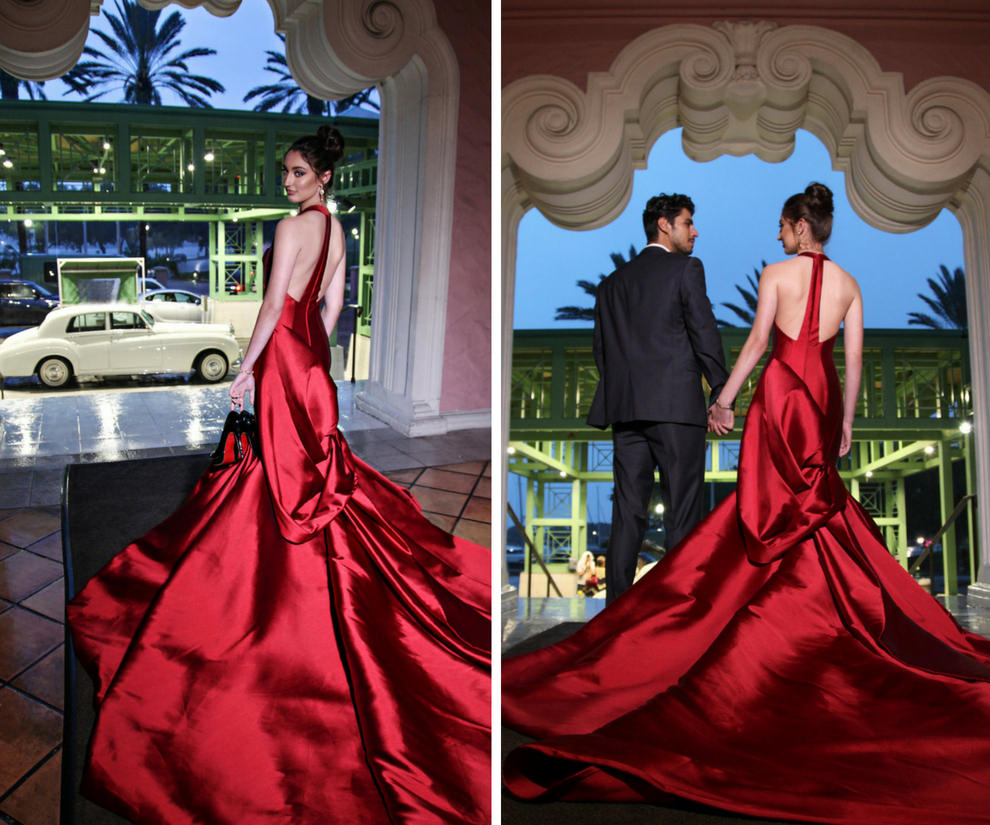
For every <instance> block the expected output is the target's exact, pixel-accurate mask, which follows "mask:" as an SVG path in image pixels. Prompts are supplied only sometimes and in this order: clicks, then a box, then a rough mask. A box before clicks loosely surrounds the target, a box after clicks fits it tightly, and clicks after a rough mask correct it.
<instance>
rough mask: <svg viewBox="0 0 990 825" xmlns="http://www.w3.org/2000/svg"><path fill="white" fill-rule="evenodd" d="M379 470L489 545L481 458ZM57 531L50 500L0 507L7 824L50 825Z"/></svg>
mask: <svg viewBox="0 0 990 825" xmlns="http://www.w3.org/2000/svg"><path fill="white" fill-rule="evenodd" d="M25 472H30V471H29V470H26V471H25ZM385 474H386V475H387V476H389V477H390V478H391V479H392V480H393V481H395V482H396V483H398V484H401V485H402V486H404V487H408V488H409V489H410V491H411V492H412V493H413V495H414V496H416V498H417V500H418V501H419V502H420V505H421V506H422V507H423V511H424V513H425V514H426V516H427V518H429V519H430V520H431V521H433V522H434V523H436V524H438V525H439V526H440V527H442V528H443V529H444V530H447V531H448V532H452V533H454V534H455V535H458V536H463V537H465V538H468V539H471V540H472V541H475V542H477V543H479V544H482V545H484V546H485V547H489V548H490V547H491V500H490V496H491V492H490V490H491V464H490V463H489V462H487V461H470V462H466V463H460V464H444V465H442V466H437V467H417V468H415V469H412V470H393V471H390V472H386V473H385ZM8 478H9V476H8ZM59 531H60V524H59V511H58V508H57V507H56V506H54V504H53V506H40V507H31V508H22V509H8V510H0V823H6V825H57V823H58V804H59V769H60V765H61V757H62V755H61V744H62V701H63V696H62V692H63V684H62V679H63V673H62V669H63V663H64V645H63V642H62V639H63V632H64V628H63V620H64V591H63V582H62V562H61V558H62V551H61V548H62V542H61V535H60V532H59Z"/></svg>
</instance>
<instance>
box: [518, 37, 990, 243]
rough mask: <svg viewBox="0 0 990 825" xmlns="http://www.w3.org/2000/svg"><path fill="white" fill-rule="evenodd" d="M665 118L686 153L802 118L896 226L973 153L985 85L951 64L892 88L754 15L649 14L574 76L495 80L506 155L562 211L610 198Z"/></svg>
mask: <svg viewBox="0 0 990 825" xmlns="http://www.w3.org/2000/svg"><path fill="white" fill-rule="evenodd" d="M675 126H680V127H682V128H683V145H684V150H685V152H686V153H687V154H688V156H689V157H692V158H693V159H695V160H699V161H705V160H711V159H713V158H715V157H717V156H719V155H722V154H726V153H728V154H735V155H742V154H749V153H752V154H755V155H756V156H757V157H760V158H761V159H763V160H767V161H780V160H783V159H785V158H786V157H788V156H789V155H790V153H791V152H792V151H793V148H794V133H795V131H796V130H797V129H799V128H804V129H807V130H808V131H810V132H812V133H814V134H815V135H816V136H817V137H818V138H819V139H821V140H822V142H823V143H824V144H825V145H826V146H828V147H829V150H830V151H831V152H832V154H833V157H834V159H835V165H836V167H837V168H839V169H842V170H843V171H845V172H846V173H847V185H848V188H849V195H850V200H851V201H852V203H853V205H854V207H855V208H856V210H857V211H858V212H859V213H860V214H861V215H862V216H863V217H864V218H865V219H867V220H869V221H871V222H872V223H874V225H876V226H879V227H881V228H883V229H886V230H890V231H900V232H904V231H910V230H911V229H915V228H917V227H919V226H923V225H925V224H926V223H928V222H929V221H931V220H932V219H933V218H934V217H935V215H936V214H938V211H939V210H940V209H941V208H943V207H944V206H946V204H948V203H949V201H950V199H951V198H952V196H953V193H955V192H956V191H957V190H958V189H959V187H960V186H962V185H964V184H965V181H966V180H967V179H968V177H969V176H970V175H971V174H972V170H973V169H974V167H975V166H976V164H977V163H978V162H979V160H980V158H981V157H984V156H985V155H986V153H987V142H988V139H990V96H988V95H987V93H986V92H985V91H984V90H983V89H981V88H980V87H978V86H976V85H975V84H973V83H970V82H969V81H965V80H962V79H959V78H951V77H941V78H933V79H931V80H926V81H924V82H922V83H919V84H918V85H917V86H916V87H915V88H914V89H912V90H911V91H910V93H907V94H905V92H904V88H903V82H902V78H901V75H900V74H897V73H892V72H882V71H880V68H879V66H878V65H877V63H876V60H875V59H874V58H873V56H872V55H870V54H869V52H867V51H866V50H865V49H864V48H863V47H862V46H860V45H859V44H858V43H856V42H855V41H854V40H851V39H850V38H848V37H846V36H845V35H842V34H839V33H837V32H834V31H831V30H828V29H824V28H820V27H817V26H785V27H777V26H776V25H775V24H773V23H770V22H765V21H764V22H743V23H737V22H720V23H716V24H714V25H713V26H711V27H701V26H695V25H675V26H666V27H663V28H660V29H655V30H653V31H651V32H647V33H646V34H644V35H642V36H640V37H639V38H637V39H636V40H634V41H633V42H632V43H630V44H629V45H628V46H627V47H626V48H625V49H623V51H622V53H621V54H620V55H619V56H618V58H616V60H615V62H614V63H613V65H612V68H611V69H610V71H608V72H602V73H593V74H590V75H589V77H588V87H587V91H582V90H580V89H579V88H578V87H576V86H575V85H574V84H571V83H568V82H566V81H563V80H561V79H560V78H553V77H547V76H533V77H528V78H523V79H522V80H519V81H516V82H515V83H512V84H511V85H510V86H508V87H507V88H506V89H505V93H504V95H503V129H504V136H503V149H504V151H505V153H506V155H507V161H508V167H509V168H510V169H512V170H513V173H514V174H517V175H518V176H519V178H520V180H522V181H524V182H525V184H526V189H527V194H528V197H529V199H530V200H531V201H532V202H533V203H534V204H535V205H537V206H538V207H539V208H540V210H541V211H543V212H544V214H546V215H547V217H548V218H550V220H552V221H554V222H555V223H558V224H560V225H561V226H571V227H579V226H580V227H584V228H589V227H593V226H599V225H602V224H604V223H607V222H608V221H610V220H612V219H613V218H615V217H616V216H617V215H618V214H620V213H621V211H622V209H623V208H624V207H625V204H626V201H627V199H628V197H629V193H630V191H631V184H632V180H631V178H632V170H633V169H635V168H642V166H643V164H644V162H645V156H646V152H647V151H648V149H649V146H650V145H651V144H652V143H653V141H655V140H656V138H657V137H658V136H659V135H660V134H662V133H663V132H665V131H667V130H668V129H670V128H674V127H675ZM905 193H910V197H907V198H905Z"/></svg>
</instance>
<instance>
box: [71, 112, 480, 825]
mask: <svg viewBox="0 0 990 825" xmlns="http://www.w3.org/2000/svg"><path fill="white" fill-rule="evenodd" d="M342 148H343V145H342V141H341V138H340V135H339V133H338V132H337V131H336V130H335V129H330V128H328V127H323V128H321V129H320V132H319V134H318V135H316V136H312V137H308V138H302V139H300V140H298V141H296V143H295V144H294V145H293V146H292V148H291V149H290V151H289V152H288V153H287V154H286V156H285V161H284V171H283V175H284V179H283V183H284V185H285V188H286V192H287V194H288V197H289V200H290V201H291V202H292V203H295V204H298V205H299V207H300V211H299V214H297V215H296V216H294V217H289V218H286V219H284V220H282V221H281V222H280V223H279V225H278V229H277V230H276V234H275V244H274V253H273V255H272V262H271V272H270V278H269V280H268V282H267V286H266V290H265V298H264V302H263V304H262V307H261V311H260V313H259V316H258V321H257V324H256V326H255V329H254V333H253V335H252V338H251V342H250V344H249V346H248V349H247V352H246V354H245V356H244V361H243V364H242V365H241V368H240V374H239V375H238V376H237V378H236V379H235V380H234V382H233V384H232V385H231V389H230V394H231V399H232V403H233V404H236V405H240V404H241V403H242V402H243V401H244V400H245V399H246V400H250V401H252V403H254V404H255V410H256V413H257V418H258V423H259V430H260V442H261V444H260V455H256V454H253V453H251V452H250V450H248V453H247V455H245V457H244V458H243V459H242V460H241V461H239V462H238V463H236V464H232V465H230V466H227V467H223V468H213V469H211V470H209V471H208V472H207V473H206V474H205V475H204V476H203V477H202V478H201V479H200V481H199V483H198V484H197V486H196V488H195V490H194V491H193V493H192V494H191V495H190V497H189V499H188V500H187V501H186V502H185V504H184V505H183V506H182V507H181V508H180V509H179V510H178V511H177V512H176V513H175V514H174V515H172V516H171V517H170V518H169V519H168V520H166V521H165V522H164V523H162V524H161V525H159V526H158V527H156V528H155V529H154V530H152V531H151V532H150V533H148V534H147V535H146V536H144V537H143V538H141V539H139V540H138V541H136V542H134V544H132V545H130V546H129V547H127V548H126V549H124V550H123V551H122V552H121V553H120V554H118V555H117V556H116V557H115V558H114V559H113V561H112V562H111V563H110V564H109V565H107V567H105V568H104V569H103V570H102V571H101V572H100V573H99V574H98V575H97V576H96V577H95V578H94V579H92V580H91V581H90V582H89V583H88V584H87V586H86V587H85V588H84V589H83V591H82V592H81V593H80V594H79V595H78V596H77V597H76V598H75V599H73V600H72V602H71V603H70V604H69V606H68V610H67V612H68V618H69V623H70V626H71V630H72V637H73V641H74V644H75V648H76V652H77V653H78V655H79V657H80V659H81V660H82V661H83V663H84V665H85V666H86V667H87V670H89V672H90V673H91V674H92V676H93V678H94V681H95V683H96V695H97V703H98V715H97V723H96V726H95V729H94V733H93V737H92V740H91V744H90V757H89V761H88V764H87V768H86V773H85V776H84V780H83V792H84V793H85V794H86V795H87V796H88V797H90V798H91V799H93V800H94V801H97V802H99V803H100V804H102V805H104V806H105V807H108V808H110V809H112V810H114V811H116V812H118V813H120V814H122V815H124V816H126V817H128V818H130V819H132V820H133V821H134V822H136V823H139V825H145V824H146V823H147V825H182V824H183V823H204V824H205V825H227V824H229V825H234V823H236V825H253V824H254V823H258V824H259V825H260V823H265V824H266V825H271V824H272V823H286V825H287V824H288V823H292V825H327V823H340V824H341V825H344V823H346V825H352V824H353V823H376V824H377V823H390V824H391V825H400V823H401V825H428V824H429V825H434V824H435V823H450V824H451V825H452V824H453V823H458V824H459V823H463V822H469V823H478V824H479V825H480V824H481V823H488V822H489V821H490V813H489V807H490V782H489V777H490V765H491V754H490V719H491V706H490V650H489V649H490V619H491V616H490V605H491V588H490V566H489V565H490V562H489V558H490V556H489V553H488V551H487V550H485V549H484V548H481V547H478V546H476V545H474V544H472V543H470V542H467V541H463V540H461V539H457V538H454V537H453V536H450V535H447V534H446V533H444V532H443V531H441V530H439V529H438V528H436V527H434V526H433V525H432V524H430V523H429V522H428V521H427V520H426V519H425V518H424V517H423V516H422V515H421V513H420V511H419V508H418V506H417V505H416V503H415V501H414V499H413V498H412V496H411V495H409V494H408V492H407V491H406V490H404V489H402V488H400V487H398V486H396V485H394V484H392V483H391V482H389V481H388V480H387V479H385V478H384V477H382V476H381V475H379V474H378V473H377V472H375V470H373V469H372V468H371V467H369V466H368V465H367V464H365V463H364V462H362V461H361V460H360V459H358V458H357V457H355V456H354V455H352V454H351V452H350V450H349V449H348V446H347V442H346V441H345V440H344V439H343V437H342V436H341V434H340V433H339V431H338V430H337V418H338V414H337V398H336V389H335V387H334V384H333V382H332V381H331V379H330V377H329V369H330V354H329V347H328V343H327V336H328V333H329V332H330V331H331V330H332V329H333V327H334V325H335V324H336V321H337V316H338V314H339V312H340V309H341V305H342V301H343V289H344V239H343V231H342V229H341V227H340V223H339V222H338V221H337V220H336V219H334V218H333V217H332V216H331V215H330V214H329V212H328V211H327V209H326V207H325V205H324V200H323V191H324V187H325V186H327V185H328V184H329V182H330V180H331V179H332V175H333V165H334V163H335V162H336V161H337V159H338V158H339V157H340V156H341V152H342ZM321 302H322V309H321ZM255 391H256V392H255Z"/></svg>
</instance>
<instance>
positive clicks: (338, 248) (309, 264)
mask: <svg viewBox="0 0 990 825" xmlns="http://www.w3.org/2000/svg"><path fill="white" fill-rule="evenodd" d="M284 220H286V221H292V222H293V223H294V226H293V229H294V230H297V231H294V232H293V233H292V234H293V237H294V238H295V239H297V241H296V243H297V249H296V255H295V259H294V261H293V263H292V271H291V273H290V275H289V286H288V290H287V292H288V295H289V297H290V298H292V299H293V300H294V301H299V300H300V299H301V298H302V296H303V293H304V292H305V291H306V287H307V285H308V284H309V279H310V278H311V277H312V275H313V269H314V268H315V267H316V265H317V263H318V261H319V259H320V253H321V252H322V249H323V233H324V231H325V227H326V217H325V216H324V214H323V213H322V212H320V211H318V210H312V211H309V212H304V213H302V214H300V215H296V216H294V217H291V218H285V219H284ZM330 227H331V228H330V249H329V252H328V253H327V262H326V266H325V267H324V270H323V273H322V275H321V280H320V289H319V296H320V298H322V297H323V295H324V293H325V292H326V291H327V288H328V287H329V285H330V281H331V280H332V279H333V276H334V273H335V272H336V271H337V270H338V267H339V265H340V262H341V259H342V258H343V256H344V230H343V228H342V227H341V225H340V221H338V220H337V219H336V218H335V217H333V216H332V215H331V217H330Z"/></svg>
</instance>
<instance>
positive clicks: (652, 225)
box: [643, 194, 694, 243]
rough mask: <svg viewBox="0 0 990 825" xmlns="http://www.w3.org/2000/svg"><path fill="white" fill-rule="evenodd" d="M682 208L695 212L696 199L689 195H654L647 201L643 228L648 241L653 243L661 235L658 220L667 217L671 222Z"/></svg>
mask: <svg viewBox="0 0 990 825" xmlns="http://www.w3.org/2000/svg"><path fill="white" fill-rule="evenodd" d="M682 209H687V211H688V212H690V213H691V214H692V215H693V214H694V201H692V200H691V199H690V198H689V197H688V196H687V195H677V194H674V195H663V194H660V195H654V196H653V197H652V198H650V199H649V200H648V201H647V202H646V209H644V210H643V229H644V230H646V242H647V243H653V242H654V241H656V239H657V238H658V237H659V231H658V230H657V221H658V220H660V218H666V219H667V220H668V221H670V223H671V224H673V223H674V218H676V217H677V216H678V215H680V214H681V210H682Z"/></svg>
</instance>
